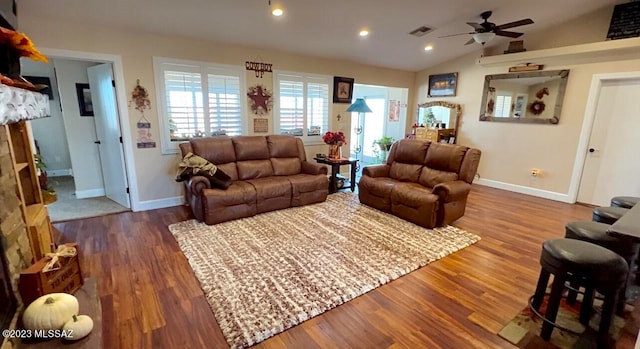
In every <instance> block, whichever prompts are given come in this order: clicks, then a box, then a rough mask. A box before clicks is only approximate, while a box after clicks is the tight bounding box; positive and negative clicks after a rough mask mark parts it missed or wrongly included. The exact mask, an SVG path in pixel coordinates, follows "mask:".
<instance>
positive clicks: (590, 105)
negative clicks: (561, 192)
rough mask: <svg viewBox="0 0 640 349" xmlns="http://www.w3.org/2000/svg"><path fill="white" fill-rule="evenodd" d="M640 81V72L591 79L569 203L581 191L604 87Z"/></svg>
mask: <svg viewBox="0 0 640 349" xmlns="http://www.w3.org/2000/svg"><path fill="white" fill-rule="evenodd" d="M638 79H640V72H638V71H635V72H624V73H608V74H594V75H593V78H592V79H591V88H590V89H589V95H588V97H587V105H586V107H585V114H584V119H583V122H582V131H580V139H579V141H578V148H577V151H576V158H575V162H574V165H573V173H572V175H571V182H570V183H569V193H568V196H569V197H568V199H569V201H568V202H571V203H575V202H576V200H577V198H578V190H579V189H580V181H582V173H583V171H584V165H585V163H586V160H587V153H588V151H587V150H588V148H589V140H590V138H591V132H592V131H593V123H594V120H595V118H596V111H597V108H598V101H599V100H600V91H601V89H602V85H603V84H604V83H605V82H609V81H625V80H638Z"/></svg>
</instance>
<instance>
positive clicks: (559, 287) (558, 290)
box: [540, 275, 565, 341]
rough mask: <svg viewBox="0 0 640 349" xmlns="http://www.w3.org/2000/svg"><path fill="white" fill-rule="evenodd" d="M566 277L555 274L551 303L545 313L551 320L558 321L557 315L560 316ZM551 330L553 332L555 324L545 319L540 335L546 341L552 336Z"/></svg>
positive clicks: (550, 297) (550, 296)
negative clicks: (559, 311)
mask: <svg viewBox="0 0 640 349" xmlns="http://www.w3.org/2000/svg"><path fill="white" fill-rule="evenodd" d="M564 278H565V277H564V275H554V276H553V285H551V294H550V295H549V304H547V311H546V312H545V314H544V317H545V318H546V319H547V320H549V321H551V322H556V317H557V316H558V308H559V307H560V299H561V298H562V291H564ZM551 332H553V325H551V324H550V323H548V322H546V321H545V322H544V323H543V324H542V330H541V331H540V337H541V338H542V339H544V340H545V341H548V340H549V339H550V338H551Z"/></svg>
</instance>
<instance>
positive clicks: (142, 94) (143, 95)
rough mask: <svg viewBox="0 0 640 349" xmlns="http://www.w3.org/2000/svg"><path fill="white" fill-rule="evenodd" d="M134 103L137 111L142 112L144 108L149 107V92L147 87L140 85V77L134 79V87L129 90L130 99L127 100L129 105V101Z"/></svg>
mask: <svg viewBox="0 0 640 349" xmlns="http://www.w3.org/2000/svg"><path fill="white" fill-rule="evenodd" d="M132 102H133V104H135V108H136V109H137V110H138V111H139V112H141V113H142V112H144V110H145V109H151V100H149V93H148V92H147V89H146V88H144V87H142V86H141V85H140V79H138V80H136V87H134V88H133V91H132V92H131V100H130V101H129V106H131V103H132Z"/></svg>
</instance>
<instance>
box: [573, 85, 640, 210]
mask: <svg viewBox="0 0 640 349" xmlns="http://www.w3.org/2000/svg"><path fill="white" fill-rule="evenodd" d="M638 96H640V79H628V80H612V81H604V82H603V83H602V87H601V89H600V96H599V98H598V102H597V107H596V114H595V119H594V122H593V128H592V130H591V137H590V138H589V146H588V151H589V152H588V154H587V158H586V159H585V164H584V167H583V170H582V179H581V180H580V189H579V190H578V202H582V203H586V204H592V205H598V206H609V202H610V200H611V198H612V197H613V196H618V195H624V196H640V161H638V149H640V136H639V134H640V112H639V111H640V98H638Z"/></svg>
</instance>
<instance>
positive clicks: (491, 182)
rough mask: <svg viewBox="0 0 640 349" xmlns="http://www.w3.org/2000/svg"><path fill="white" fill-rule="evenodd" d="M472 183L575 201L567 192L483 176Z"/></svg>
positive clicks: (551, 198)
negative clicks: (505, 181) (499, 180)
mask: <svg viewBox="0 0 640 349" xmlns="http://www.w3.org/2000/svg"><path fill="white" fill-rule="evenodd" d="M474 183H477V184H480V185H484V186H487V187H491V188H497V189H504V190H508V191H512V192H516V193H520V194H526V195H531V196H537V197H540V198H545V199H550V200H555V201H561V202H566V203H570V204H573V203H575V201H572V200H571V199H570V198H569V194H563V193H556V192H553V191H548V190H543V189H537V188H531V187H525V186H523V185H517V184H511V183H504V182H498V181H494V180H491V179H484V178H480V179H477V180H475V181H474Z"/></svg>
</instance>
